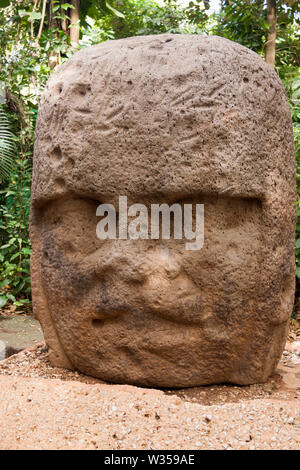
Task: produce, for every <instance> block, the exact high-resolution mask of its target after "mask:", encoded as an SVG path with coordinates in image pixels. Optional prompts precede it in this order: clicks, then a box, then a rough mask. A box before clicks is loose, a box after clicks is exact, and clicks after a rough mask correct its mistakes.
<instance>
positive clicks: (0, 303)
mask: <svg viewBox="0 0 300 470" xmlns="http://www.w3.org/2000/svg"><path fill="white" fill-rule="evenodd" d="M6 302H7V299H6V298H5V297H2V296H1V297H0V308H1V307H4V305H5V304H6Z"/></svg>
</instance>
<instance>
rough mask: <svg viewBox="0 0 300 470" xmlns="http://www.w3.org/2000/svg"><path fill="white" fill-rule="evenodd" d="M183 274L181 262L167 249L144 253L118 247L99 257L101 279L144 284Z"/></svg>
mask: <svg viewBox="0 0 300 470" xmlns="http://www.w3.org/2000/svg"><path fill="white" fill-rule="evenodd" d="M180 272H181V266H180V263H179V261H178V260H177V259H176V258H175V257H172V256H170V253H169V250H168V249H166V248H161V249H156V250H153V251H148V252H147V253H146V254H145V253H144V252H139V251H138V250H132V247H131V249H130V247H127V249H125V248H124V247H123V248H121V247H120V246H116V247H114V248H113V249H111V250H110V251H109V253H107V254H106V256H105V258H103V257H99V259H98V260H97V263H96V273H97V275H98V276H99V277H103V276H113V277H117V278H119V279H122V280H123V281H125V282H137V283H143V282H145V281H147V279H149V278H150V277H151V278H153V277H155V278H157V280H159V279H162V278H164V279H169V280H172V279H175V278H176V277H177V276H178V275H179V273H180Z"/></svg>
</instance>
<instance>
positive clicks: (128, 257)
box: [31, 35, 296, 387]
mask: <svg viewBox="0 0 300 470" xmlns="http://www.w3.org/2000/svg"><path fill="white" fill-rule="evenodd" d="M119 195H123V196H127V197H128V204H132V203H137V202H139V203H144V204H146V205H147V206H149V205H150V204H151V203H163V202H165V203H171V202H175V201H176V202H179V203H181V204H184V203H185V202H194V203H204V208H205V233H204V247H203V248H202V249H201V250H199V251H188V250H186V249H185V240H174V239H172V238H171V239H170V240H136V241H135V240H106V241H101V240H99V239H97V237H96V224H97V222H98V221H99V218H97V217H96V207H97V206H98V205H99V203H100V202H104V203H111V204H115V205H116V206H117V204H118V197H119ZM295 195H296V191H295V163H294V147H293V135H292V126H291V117H290V112H289V107H288V103H287V100H286V97H285V94H284V89H283V87H282V84H281V82H280V80H279V78H278V76H277V74H276V73H275V72H274V71H273V70H272V69H271V68H270V67H269V66H268V65H267V64H266V63H265V62H264V61H263V60H262V59H261V58H260V57H259V56H258V55H256V54H255V53H254V52H252V51H250V50H248V49H246V48H245V47H242V46H240V45H238V44H235V43H233V42H231V41H229V40H226V39H222V38H219V37H205V36H194V35H182V36H181V35H161V36H148V37H136V38H129V39H125V40H120V41H110V42H107V43H104V44H101V45H99V46H95V47H91V48H88V49H84V50H82V51H80V52H78V53H77V54H75V55H74V57H72V58H71V59H70V60H68V61H67V62H66V63H65V64H64V65H62V66H61V67H59V68H58V69H57V71H56V72H55V73H54V74H53V76H52V77H51V78H50V80H49V82H48V85H47V87H46V90H45V92H44V95H43V98H42V100H41V104H40V109H39V116H38V123H37V130H36V141H35V155H34V174H33V185H32V213H31V240H32V245H33V256H32V289H33V303H34V312H35V315H36V316H37V317H38V318H39V320H40V322H41V324H42V327H43V330H44V334H45V338H46V341H47V344H48V346H49V351H50V359H51V362H52V363H53V364H54V365H57V366H63V367H67V368H76V369H78V370H80V371H81V372H84V373H86V374H90V375H92V376H95V377H100V378H101V379H104V380H107V381H111V382H118V383H131V384H137V385H143V386H151V387H152V386H154V387H155V386H159V387H187V386H196V385H201V384H212V383H220V382H232V383H236V384H250V383H254V382H261V381H265V380H266V379H267V378H268V376H269V375H270V374H271V373H272V372H273V370H274V368H275V367H276V364H277V362H278V360H279V358H280V355H281V353H282V350H283V346H284V343H285V339H286V333H287V328H288V323H289V317H290V314H291V310H292V306H293V294H294V275H295V267H294V255H293V252H294V230H295Z"/></svg>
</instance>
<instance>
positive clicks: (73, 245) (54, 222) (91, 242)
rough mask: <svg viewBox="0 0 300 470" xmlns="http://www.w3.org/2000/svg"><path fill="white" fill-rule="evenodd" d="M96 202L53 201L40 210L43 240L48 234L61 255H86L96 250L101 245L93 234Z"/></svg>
mask: <svg viewBox="0 0 300 470" xmlns="http://www.w3.org/2000/svg"><path fill="white" fill-rule="evenodd" d="M99 204H100V203H99V201H95V200H92V199H85V198H71V199H68V200H65V201H63V200H57V201H53V202H52V203H51V204H49V205H47V207H46V208H45V209H44V212H43V229H42V235H43V237H44V239H48V240H49V238H50V237H51V239H52V240H53V242H54V244H55V246H56V247H57V249H58V250H61V253H62V255H67V256H71V257H73V256H79V255H82V256H86V255H87V254H89V253H92V252H94V251H96V250H97V249H98V248H99V244H101V241H100V240H98V239H97V237H96V226H97V222H98V219H97V217H96V209H97V207H98V205H99Z"/></svg>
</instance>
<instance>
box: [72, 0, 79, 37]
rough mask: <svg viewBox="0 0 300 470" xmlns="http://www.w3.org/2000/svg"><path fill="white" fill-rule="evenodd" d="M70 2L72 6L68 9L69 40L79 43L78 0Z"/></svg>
mask: <svg viewBox="0 0 300 470" xmlns="http://www.w3.org/2000/svg"><path fill="white" fill-rule="evenodd" d="M71 4H72V5H73V7H74V8H71V9H70V21H71V26H70V39H71V42H75V43H76V44H79V9H80V0H71Z"/></svg>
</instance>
